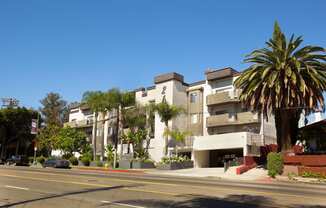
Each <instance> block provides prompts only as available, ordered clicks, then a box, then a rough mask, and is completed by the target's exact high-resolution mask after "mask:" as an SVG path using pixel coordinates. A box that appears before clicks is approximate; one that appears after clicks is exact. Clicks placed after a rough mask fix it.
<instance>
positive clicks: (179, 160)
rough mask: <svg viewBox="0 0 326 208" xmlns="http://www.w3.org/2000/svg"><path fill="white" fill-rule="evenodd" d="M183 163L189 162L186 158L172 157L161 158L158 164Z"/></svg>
mask: <svg viewBox="0 0 326 208" xmlns="http://www.w3.org/2000/svg"><path fill="white" fill-rule="evenodd" d="M185 161H190V159H189V158H188V157H187V156H172V157H162V159H161V162H160V163H162V164H169V163H182V162H185Z"/></svg>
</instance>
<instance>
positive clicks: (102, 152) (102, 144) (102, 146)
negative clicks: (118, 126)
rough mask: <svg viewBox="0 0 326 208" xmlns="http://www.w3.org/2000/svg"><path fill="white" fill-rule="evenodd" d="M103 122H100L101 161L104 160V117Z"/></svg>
mask: <svg viewBox="0 0 326 208" xmlns="http://www.w3.org/2000/svg"><path fill="white" fill-rule="evenodd" d="M102 119H103V121H102V127H103V131H102V139H101V160H102V161H103V160H104V140H105V116H103V118H102Z"/></svg>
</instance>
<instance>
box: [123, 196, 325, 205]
mask: <svg viewBox="0 0 326 208" xmlns="http://www.w3.org/2000/svg"><path fill="white" fill-rule="evenodd" d="M180 197H186V198H188V199H186V200H179V201H170V200H159V199H144V200H124V201H118V203H124V204H132V205H136V206H144V207H162V208H163V207H164V208H166V207H180V208H190V207H191V208H210V207H211V208H219V207H221V208H270V207H273V208H276V207H277V208H278V207H284V206H282V205H280V204H275V203H274V202H273V201H272V200H271V199H270V198H268V197H265V196H252V195H245V194H243V195H229V196H227V197H225V198H218V197H209V196H202V195H180ZM290 208H326V206H301V205H293V206H290Z"/></svg>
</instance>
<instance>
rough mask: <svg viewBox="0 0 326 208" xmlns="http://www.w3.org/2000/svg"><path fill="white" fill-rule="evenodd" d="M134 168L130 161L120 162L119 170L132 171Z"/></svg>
mask: <svg viewBox="0 0 326 208" xmlns="http://www.w3.org/2000/svg"><path fill="white" fill-rule="evenodd" d="M131 167H132V163H131V161H130V160H123V159H122V160H120V161H119V168H123V169H130V168H131Z"/></svg>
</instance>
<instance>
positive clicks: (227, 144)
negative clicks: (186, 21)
mask: <svg viewBox="0 0 326 208" xmlns="http://www.w3.org/2000/svg"><path fill="white" fill-rule="evenodd" d="M239 75H240V73H239V72H238V71H236V70H234V69H232V68H225V69H218V70H208V71H206V73H205V79H204V80H202V81H198V82H195V83H190V84H188V83H186V82H184V78H183V76H182V75H180V74H178V73H167V74H163V75H159V76H157V77H155V79H154V84H155V85H154V86H151V87H149V88H140V89H138V90H136V91H135V93H136V101H137V102H139V103H141V104H146V103H149V102H155V103H160V102H162V101H163V100H165V101H166V102H168V103H169V104H173V105H178V106H182V107H183V108H185V109H186V112H187V113H186V114H185V115H181V116H179V117H178V118H176V119H174V120H172V121H170V123H169V128H171V129H175V128H178V129H181V130H187V131H191V132H192V136H190V137H189V138H187V139H186V141H185V142H184V144H183V145H182V148H181V150H179V152H181V153H183V154H185V155H188V156H190V157H191V158H192V159H193V160H194V163H195V167H218V166H222V165H223V158H224V157H225V155H233V156H235V157H238V158H243V157H244V156H258V155H259V146H262V145H264V144H271V143H276V133H275V127H274V121H273V118H272V117H270V118H269V119H268V121H267V119H263V118H261V116H260V115H258V114H257V113H253V112H250V111H248V109H246V108H244V107H243V106H242V105H241V103H240V101H239V93H240V90H239V89H235V87H234V85H233V83H234V81H235V79H236V78H237V77H238V76H239ZM262 121H263V122H262ZM164 128H165V127H164V124H163V123H162V122H161V121H160V118H159V117H158V116H156V118H155V136H154V138H153V139H152V141H151V145H150V150H149V152H150V155H151V157H152V158H153V159H154V160H156V161H159V160H160V158H161V157H163V145H164V140H163V136H162V135H163V131H164ZM174 146H175V142H174V141H173V140H170V141H169V151H170V153H171V154H173V151H174Z"/></svg>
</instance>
